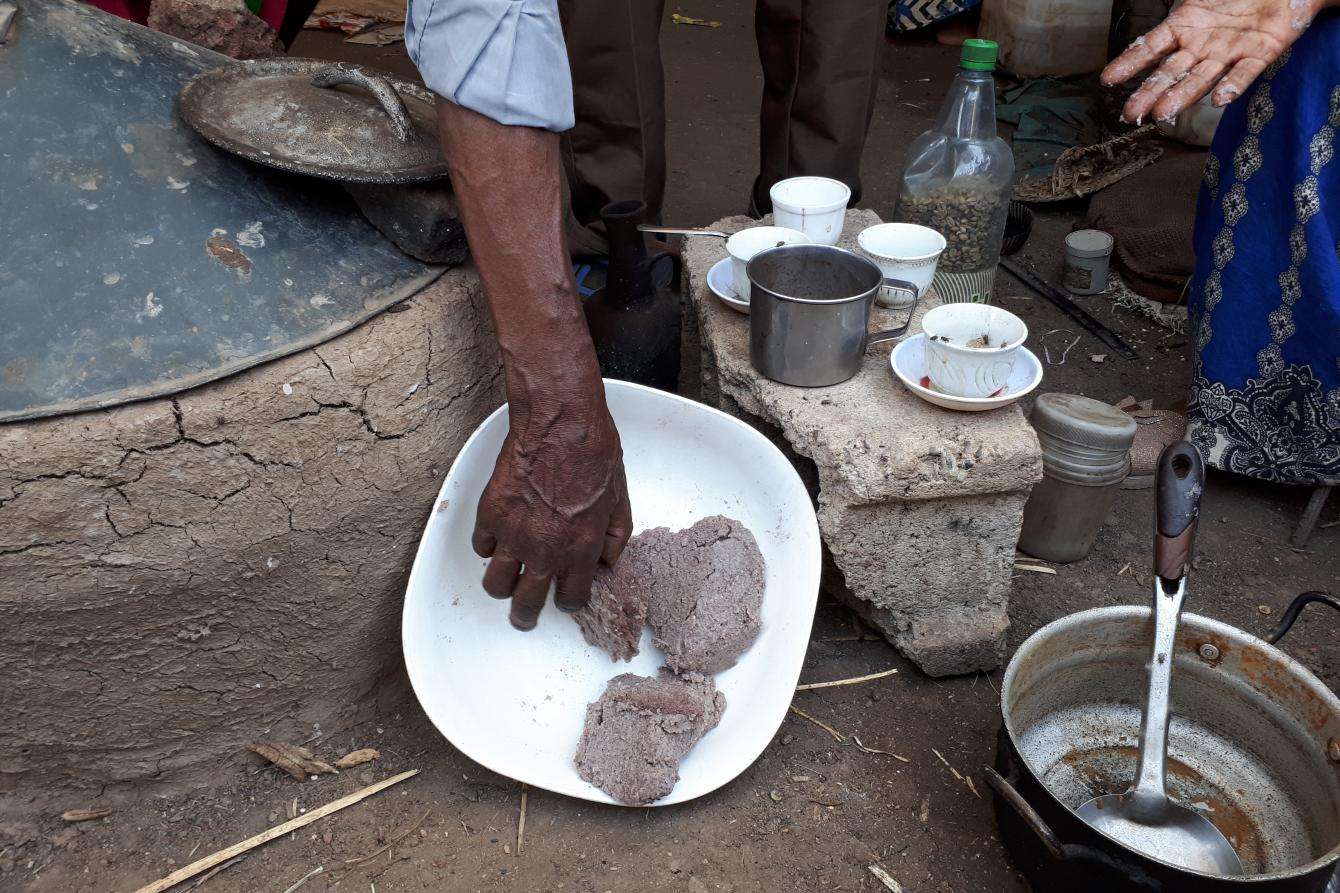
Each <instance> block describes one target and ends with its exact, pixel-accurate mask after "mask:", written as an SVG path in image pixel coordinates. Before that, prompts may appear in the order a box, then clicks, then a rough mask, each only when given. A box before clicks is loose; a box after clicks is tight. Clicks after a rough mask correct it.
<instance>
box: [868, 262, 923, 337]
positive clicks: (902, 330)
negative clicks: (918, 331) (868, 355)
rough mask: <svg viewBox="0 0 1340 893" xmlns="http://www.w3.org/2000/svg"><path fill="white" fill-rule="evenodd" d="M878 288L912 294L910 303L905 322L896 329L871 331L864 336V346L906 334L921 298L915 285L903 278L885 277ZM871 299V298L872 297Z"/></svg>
mask: <svg viewBox="0 0 1340 893" xmlns="http://www.w3.org/2000/svg"><path fill="white" fill-rule="evenodd" d="M880 288H890V289H893V290H894V291H905V292H908V293H909V294H911V295H912V303H911V305H909V306H908V308H907V322H905V323H903V324H902V325H901V326H899V327H898V328H896V329H885V330H884V331H882V332H871V333H869V334H867V335H866V336H865V346H866V347H869V346H870V345H872V344H879V343H880V342H881V341H892V340H893V339H895V338H901V337H902V336H903V335H906V334H907V329H908V327H909V326H911V325H912V317H913V316H914V315H915V314H916V312H917V303H918V302H919V301H920V300H921V295H920V294H918V293H917V287H916V286H915V285H913V284H912V283H910V282H908V281H906V280H904V279H889V278H887V277H886V278H885V279H884V281H883V282H882V283H880ZM872 300H873V299H872Z"/></svg>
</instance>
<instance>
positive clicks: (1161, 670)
mask: <svg viewBox="0 0 1340 893" xmlns="http://www.w3.org/2000/svg"><path fill="white" fill-rule="evenodd" d="M1204 480H1205V470H1204V465H1203V463H1202V462H1201V458H1200V453H1199V452H1197V451H1196V448H1195V447H1193V446H1192V445H1191V444H1189V443H1187V442H1186V441H1179V442H1178V443H1174V444H1172V445H1171V446H1169V447H1168V448H1167V449H1166V450H1164V451H1163V455H1162V456H1160V457H1159V465H1158V481H1157V484H1156V491H1155V503H1156V509H1155V513H1154V565H1155V567H1154V570H1155V576H1154V648H1153V651H1152V652H1151V654H1150V661H1149V698H1148V700H1147V701H1146V702H1145V713H1144V719H1143V721H1142V722H1141V724H1140V763H1139V768H1138V769H1137V770H1136V775H1135V787H1134V789H1133V793H1134V794H1135V801H1136V803H1137V804H1138V803H1141V802H1142V801H1143V802H1148V803H1150V804H1151V805H1161V804H1162V803H1164V802H1165V801H1166V800H1167V796H1168V795H1167V774H1166V763H1167V758H1168V699H1169V692H1170V688H1171V684H1172V666H1173V654H1174V647H1175V645H1176V640H1177V621H1178V619H1179V618H1180V617H1181V614H1182V602H1183V601H1184V600H1185V598H1186V578H1187V571H1188V569H1189V567H1190V556H1191V547H1192V545H1193V541H1194V538H1195V533H1196V518H1197V517H1198V515H1199V514H1200V494H1201V491H1202V490H1203V489H1204Z"/></svg>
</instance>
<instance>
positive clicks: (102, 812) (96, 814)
mask: <svg viewBox="0 0 1340 893" xmlns="http://www.w3.org/2000/svg"><path fill="white" fill-rule="evenodd" d="M111 814H112V811H111V810H110V809H67V810H65V811H64V812H62V813H61V814H60V817H61V818H63V819H65V821H67V822H91V821H93V820H94V819H105V818H107V816H109V815H111Z"/></svg>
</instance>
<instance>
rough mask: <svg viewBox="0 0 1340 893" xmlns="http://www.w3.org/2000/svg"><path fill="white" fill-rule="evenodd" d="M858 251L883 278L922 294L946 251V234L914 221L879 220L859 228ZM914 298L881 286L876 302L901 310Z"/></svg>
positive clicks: (910, 303)
mask: <svg viewBox="0 0 1340 893" xmlns="http://www.w3.org/2000/svg"><path fill="white" fill-rule="evenodd" d="M856 244H857V245H859V246H860V248H861V251H862V252H863V253H864V254H865V255H866V256H867V257H869V258H870V259H871V260H873V261H874V262H875V265H876V266H878V267H879V271H880V272H881V273H883V274H884V278H885V279H900V280H902V281H903V282H910V283H912V284H913V285H915V286H916V288H917V294H916V297H918V298H919V297H921V296H922V294H924V293H925V291H926V286H928V285H930V284H931V280H932V279H934V278H935V267H936V265H937V264H938V263H939V261H940V255H941V254H942V253H943V252H944V250H945V244H946V243H945V237H944V236H942V235H940V233H938V232H936V231H935V230H933V229H931V228H930V227H929V226H920V225H918V224H916V223H879V224H876V225H875V226H868V227H866V228H865V229H863V230H861V234H860V235H859V236H857V237H856ZM914 301H915V298H911V297H909V296H908V295H907V294H906V293H905V292H903V291H901V290H900V291H894V290H892V289H889V288H880V290H879V296H878V297H877V298H876V303H878V304H879V305H880V306H882V307H891V308H893V309H895V310H902V309H905V308H907V307H910V306H912V304H913V303H914Z"/></svg>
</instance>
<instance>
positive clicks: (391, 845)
mask: <svg viewBox="0 0 1340 893" xmlns="http://www.w3.org/2000/svg"><path fill="white" fill-rule="evenodd" d="M432 812H433V811H432V810H431V809H430V810H428V811H427V812H425V813H424V814H423V815H421V816H419V820H418V821H417V822H415V823H414V824H412V825H410V826H409V827H408V828H406V829H405V830H404V831H401V832H400V833H399V834H397V835H396V836H395V837H394V838H392V839H391V840H389V841H387V843H386V845H385V846H383V847H381V848H380V849H378V850H377V851H376V852H373V853H368V854H367V855H366V856H362V857H360V858H358V859H345V860H344V864H345V865H362V864H363V863H364V862H371V861H372V860H373V859H375V858H377V857H378V856H380V855H381V854H382V853H385V852H387V851H389V850H392V849H394V848H395V847H397V846H399V845H400V842H401V841H402V840H404V839H405V838H406V837H409V836H410V835H411V834H413V833H414V832H415V831H417V830H419V826H420V825H422V824H423V822H424V819H426V818H428V816H430V815H431V814H432Z"/></svg>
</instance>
